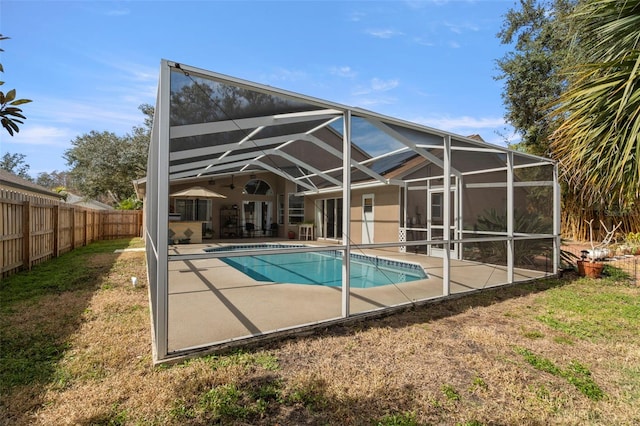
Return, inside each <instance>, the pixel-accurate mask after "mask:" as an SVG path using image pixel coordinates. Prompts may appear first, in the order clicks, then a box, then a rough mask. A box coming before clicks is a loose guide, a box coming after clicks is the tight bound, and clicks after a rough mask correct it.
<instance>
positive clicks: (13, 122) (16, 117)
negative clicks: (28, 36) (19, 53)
mask: <svg viewBox="0 0 640 426" xmlns="http://www.w3.org/2000/svg"><path fill="white" fill-rule="evenodd" d="M8 38H9V37H6V36H3V35H2V34H0V40H7V39H8ZM0 52H4V50H3V49H0ZM0 72H4V67H3V66H2V64H0ZM3 84H4V81H0V86H2V85H3ZM29 102H31V100H30V99H16V89H11V90H9V91H8V92H7V93H6V94H5V93H4V92H3V91H0V122H1V123H2V127H4V128H5V129H6V131H7V132H9V134H10V135H11V136H13V132H16V133H18V132H19V131H20V129H19V127H18V123H19V124H24V121H22V120H26V119H27V118H26V117H25V116H24V115H22V109H20V108H18V105H23V104H26V103H29Z"/></svg>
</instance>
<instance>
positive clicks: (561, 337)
mask: <svg viewBox="0 0 640 426" xmlns="http://www.w3.org/2000/svg"><path fill="white" fill-rule="evenodd" d="M110 249H111V248H109V250H110ZM87 256H89V257H88V258H87V259H85V260H84V261H83V263H84V264H86V265H89V266H90V267H89V268H88V269H89V270H92V271H93V272H91V273H90V274H89V277H90V278H87V279H90V282H87V283H86V285H85V286H79V287H78V286H76V287H73V288H72V289H69V290H64V291H54V292H51V291H49V290H47V291H46V292H45V293H46V294H45V295H44V296H41V297H29V298H28V299H26V300H25V301H19V302H14V303H12V304H11V306H10V307H8V308H7V309H3V310H2V325H3V327H4V328H5V329H6V330H9V331H10V333H16V334H18V335H21V336H26V337H29V338H30V339H31V341H32V342H33V343H35V344H40V345H42V344H44V343H43V342H47V341H51V342H55V345H54V346H55V348H57V350H58V352H54V353H48V352H46V351H45V353H44V355H43V354H41V353H40V352H37V353H39V354H40V355H41V356H42V359H41V360H31V361H29V362H30V364H29V365H31V366H35V367H37V368H40V367H42V368H44V367H45V366H46V368H47V369H49V370H48V373H47V374H44V375H39V376H34V377H32V378H28V379H27V380H23V381H20V380H18V379H16V380H17V382H16V383H14V384H12V385H10V386H7V387H5V389H3V392H2V406H1V408H2V412H1V413H0V418H2V419H3V420H0V422H1V423H4V424H12V425H16V424H17V425H22V424H43V425H45V424H46V425H49V424H87V425H88V424H112V425H118V424H142V425H146V424H149V425H154V424H157V425H165V424H169V425H182V424H195V425H200V424H203V425H204V424H237V425H248V424H251V425H260V424H264V425H274V424H282V425H288V424H340V425H377V424H380V425H422V424H454V425H455V424H460V425H480V424H486V425H489V424H567V425H568V424H571V425H573V424H603V425H605V424H606V425H612V424H613V425H616V424H620V425H625V424H637V423H640V341H639V340H640V339H639V338H638V335H640V319H639V318H638V316H637V315H639V314H638V312H639V311H640V294H639V289H638V288H636V287H633V286H630V285H626V284H624V283H620V282H615V281H611V280H609V281H607V280H600V281H590V280H586V279H580V280H566V281H545V282H540V283H537V284H529V285H522V286H515V287H510V288H503V289H496V290H492V291H489V292H486V293H481V294H475V295H472V296H468V297H465V298H462V299H456V300H450V301H447V302H444V303H439V304H435V305H429V306H424V307H420V308H416V309H414V310H409V311H406V312H404V313H400V314H397V315H393V316H389V317H386V318H383V319H379V320H376V321H370V322H368V323H366V324H365V323H360V324H354V325H349V326H346V325H343V326H338V327H333V328H331V329H327V330H325V331H323V332H318V333H317V334H315V335H313V336H310V337H306V338H297V339H286V340H281V341H278V342H272V343H270V344H267V345H265V346H262V347H260V348H253V349H251V350H246V351H238V352H233V353H228V354H225V355H218V356H208V357H202V358H197V359H193V360H189V361H186V362H183V363H181V364H178V365H172V366H160V367H153V366H152V362H151V349H150V348H151V342H150V326H149V310H148V300H147V288H146V287H137V288H134V287H132V285H131V281H130V278H131V276H137V277H139V281H138V283H144V274H145V268H144V254H143V253H122V254H114V253H113V252H112V250H111V251H109V252H107V250H106V249H105V250H104V251H100V250H97V253H87ZM89 258H91V260H89ZM96 271H98V272H96ZM47 288H49V287H47ZM7 333H8V332H7ZM8 336H9V335H8V334H5V335H4V339H5V340H7V341H10V342H12V341H13V340H12V339H11V338H10V337H8ZM23 349H24V348H23ZM11 355H15V354H11ZM3 356H4V354H3ZM15 358H16V359H17V358H19V357H18V356H17V355H15ZM25 362H26V361H25ZM16 371H19V370H12V369H10V368H9V369H7V368H5V369H3V370H2V372H3V381H4V379H5V377H14V376H15V375H17V374H18V373H17V372H16ZM12 372H13V373H12ZM9 373H12V376H9ZM23 373H24V374H28V373H27V372H26V371H24V372H23ZM585 384H586V388H587V389H588V388H589V386H592V385H593V386H595V388H593V389H596V388H597V389H599V390H600V393H599V394H598V395H599V396H597V397H594V395H596V394H597V392H596V393H595V394H592V395H591V394H589V393H588V392H586V391H585V390H584V389H582V388H581V387H580V386H583V385H585ZM583 387H584V386H583Z"/></svg>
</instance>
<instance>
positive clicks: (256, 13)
mask: <svg viewBox="0 0 640 426" xmlns="http://www.w3.org/2000/svg"><path fill="white" fill-rule="evenodd" d="M511 7H514V1H490V0H487V1H484V0H477V1H471V0H469V1H462V0H460V1H447V0H433V1H393V2H374V1H352V2H338V1H281V2H270V1H252V2H249V1H235V2H222V1H53V0H51V1H31V0H20V1H8V0H0V33H2V34H4V35H6V36H9V37H11V39H10V40H5V41H3V42H1V47H2V48H3V49H4V50H5V51H4V52H3V53H2V56H1V60H0V62H1V63H2V64H3V66H4V69H5V73H4V75H2V80H3V81H5V85H4V91H5V92H6V91H7V90H8V89H11V88H15V89H16V90H17V94H18V97H20V98H28V99H32V100H33V103H30V104H26V105H23V111H24V113H25V115H26V116H27V120H26V121H25V124H24V125H23V126H21V130H20V133H19V134H18V135H17V136H14V137H10V136H8V134H7V133H6V132H5V131H4V129H2V131H1V132H0V154H4V153H5V152H10V153H12V154H13V153H22V154H25V155H26V162H27V164H29V165H30V167H31V168H30V170H29V172H30V174H31V175H32V176H34V177H35V176H36V175H37V174H38V173H40V172H51V171H53V170H59V171H60V170H66V169H67V168H68V166H67V165H66V161H65V160H64V158H63V154H64V151H65V150H67V149H69V148H71V146H72V145H71V141H72V140H74V139H75V138H76V137H78V136H81V135H83V134H85V133H89V132H90V131H92V130H96V131H99V132H101V131H105V130H106V131H111V132H114V133H116V134H118V135H124V134H126V133H128V132H130V131H131V128H132V127H133V126H138V125H142V123H143V116H142V114H141V113H140V112H139V110H138V106H139V105H140V104H143V103H149V104H152V105H154V104H155V96H156V90H157V81H158V73H159V66H160V60H161V59H169V60H172V61H176V62H181V63H184V64H187V65H191V66H195V67H198V68H204V69H208V70H211V71H215V72H218V73H222V74H228V75H232V76H234V77H239V78H243V79H247V80H250V81H255V82H258V83H262V84H268V85H271V86H275V87H279V88H282V89H286V90H290V91H294V92H298V93H301V94H305V95H309V96H315V97H318V98H322V99H326V100H329V101H334V102H339V103H343V104H346V105H352V106H357V107H361V108H366V109H369V110H372V111H375V112H378V113H382V114H386V115H391V116H394V117H398V118H402V119H406V120H410V121H414V122H418V123H422V124H425V125H428V126H431V127H435V128H439V129H444V130H448V131H452V132H455V133H459V134H462V135H470V134H473V133H478V134H480V135H481V136H482V137H483V138H484V139H485V140H486V141H488V142H490V143H495V144H499V145H505V139H504V138H505V136H506V137H512V134H511V130H510V128H508V126H506V124H505V123H504V119H503V116H504V112H505V111H504V106H503V104H502V99H501V91H502V84H503V83H502V82H501V81H495V80H494V77H495V76H496V75H497V74H498V70H497V66H496V60H497V59H499V58H501V57H503V56H504V54H505V53H506V52H507V51H508V50H509V49H508V47H507V46H502V45H501V44H500V42H499V40H498V38H497V37H496V34H497V33H498V31H499V30H500V28H501V25H502V22H503V20H504V15H505V14H506V12H507V11H508V9H509V8H511Z"/></svg>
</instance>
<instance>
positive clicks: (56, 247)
mask: <svg viewBox="0 0 640 426" xmlns="http://www.w3.org/2000/svg"><path fill="white" fill-rule="evenodd" d="M52 216H53V217H52V218H51V222H52V225H53V257H58V256H59V255H60V244H58V239H59V238H60V204H55V205H54V206H53V213H52Z"/></svg>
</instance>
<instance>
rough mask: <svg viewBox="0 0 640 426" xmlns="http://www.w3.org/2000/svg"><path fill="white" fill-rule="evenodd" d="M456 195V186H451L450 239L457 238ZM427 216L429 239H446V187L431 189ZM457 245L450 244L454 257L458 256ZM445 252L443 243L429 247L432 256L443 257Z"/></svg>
mask: <svg viewBox="0 0 640 426" xmlns="http://www.w3.org/2000/svg"><path fill="white" fill-rule="evenodd" d="M457 198H458V197H456V190H455V188H451V192H450V194H449V202H450V204H449V205H450V206H451V207H450V209H449V239H452V240H453V239H455V236H456V227H457V221H456V218H457V217H458V214H457V212H458V202H457ZM427 207H428V209H429V211H428V213H427V217H428V218H429V221H428V222H429V223H428V239H429V240H442V239H444V217H443V213H444V189H442V188H440V189H431V190H430V191H429V204H428V206H427ZM455 246H456V245H455V244H449V251H450V255H451V257H452V258H454V259H455V258H457V253H456V247H455ZM443 254H444V246H443V245H431V246H430V249H429V255H430V256H436V257H442V256H443Z"/></svg>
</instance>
